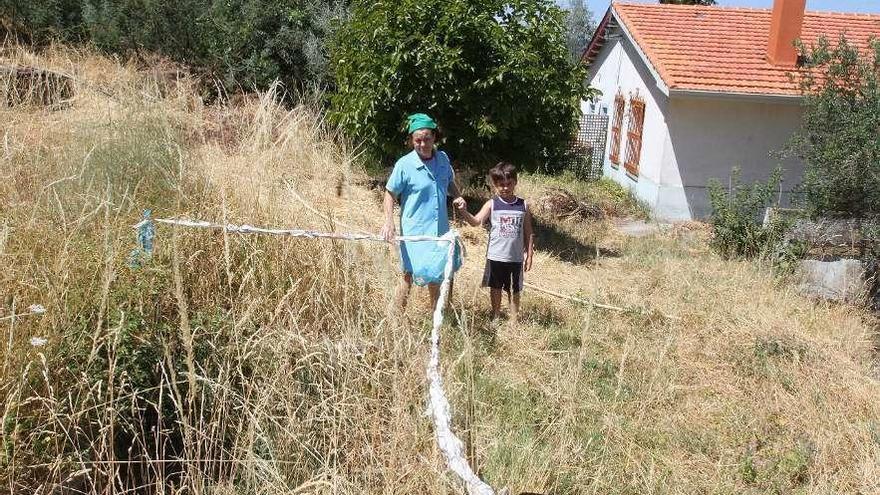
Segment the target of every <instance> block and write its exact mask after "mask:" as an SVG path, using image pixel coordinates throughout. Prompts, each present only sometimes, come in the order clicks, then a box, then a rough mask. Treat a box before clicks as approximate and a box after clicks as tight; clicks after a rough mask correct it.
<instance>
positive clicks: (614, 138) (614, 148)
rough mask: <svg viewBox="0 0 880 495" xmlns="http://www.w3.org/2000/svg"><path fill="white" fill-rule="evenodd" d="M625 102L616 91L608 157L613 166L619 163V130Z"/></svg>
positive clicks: (621, 95)
mask: <svg viewBox="0 0 880 495" xmlns="http://www.w3.org/2000/svg"><path fill="white" fill-rule="evenodd" d="M625 106H626V102H625V101H624V99H623V94H622V93H621V92H620V91H618V92H617V96H615V97H614V120H612V122H611V152H610V154H609V158H611V163H612V165H613V166H615V167H616V166H619V165H620V131H621V129H622V128H623V112H624V110H625Z"/></svg>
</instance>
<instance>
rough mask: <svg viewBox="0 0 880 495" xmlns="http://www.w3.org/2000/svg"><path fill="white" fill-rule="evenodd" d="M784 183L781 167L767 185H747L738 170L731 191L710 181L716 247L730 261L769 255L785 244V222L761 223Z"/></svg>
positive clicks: (732, 176)
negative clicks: (731, 259) (783, 236)
mask: <svg viewBox="0 0 880 495" xmlns="http://www.w3.org/2000/svg"><path fill="white" fill-rule="evenodd" d="M781 181H782V169H781V168H779V167H777V168H776V169H775V170H774V171H773V173H772V174H770V177H769V179H768V180H767V182H760V181H757V182H755V183H753V184H751V185H748V184H744V183H743V182H742V180H741V178H740V170H739V168H736V167H734V169H733V170H732V171H731V177H730V186H729V188H725V187H724V186H722V185H721V183H720V182H719V181H718V180H716V179H713V180H711V181H709V202H710V204H711V205H712V216H711V218H710V222H711V223H712V231H713V234H714V236H713V238H712V247H713V248H714V249H715V250H716V251H717V252H718V253H719V254H721V255H722V256H724V257H726V258H735V257H746V258H750V257H754V256H763V255H768V254H769V253H770V251H771V249H772V248H773V247H774V246H776V245H777V243H778V242H779V241H781V240H782V235H783V233H784V231H785V222H784V221H782V220H779V219H772V220H771V221H770V222H769V223H768V224H767V225H764V224H762V223H761V221H760V215H761V213H762V212H763V210H764V208H765V207H767V206H769V205H770V204H771V202H772V200H773V195H774V194H775V193H776V191H777V190H778V188H779V184H780V182H781Z"/></svg>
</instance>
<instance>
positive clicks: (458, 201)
mask: <svg viewBox="0 0 880 495" xmlns="http://www.w3.org/2000/svg"><path fill="white" fill-rule="evenodd" d="M452 206H454V207H456V208H458V209H459V210H464V209H466V208H467V201H465V200H464V198H462V197H461V196H459V197H457V198H455V199H453V200H452Z"/></svg>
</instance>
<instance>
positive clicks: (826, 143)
mask: <svg viewBox="0 0 880 495" xmlns="http://www.w3.org/2000/svg"><path fill="white" fill-rule="evenodd" d="M801 52H802V55H803V57H804V58H805V59H806V60H807V64H806V69H807V70H806V71H805V73H804V77H803V78H802V80H801V83H800V85H801V91H802V93H803V94H804V106H805V111H804V118H803V125H802V129H801V131H800V132H799V133H798V134H797V135H796V136H795V137H794V139H793V140H792V142H791V145H790V147H789V153H790V154H794V155H796V156H797V157H798V158H800V159H801V160H802V161H803V162H804V163H805V164H806V173H805V175H804V181H803V184H802V189H803V192H804V196H805V201H806V203H807V206H808V207H809V209H810V211H811V213H813V214H814V215H822V216H846V217H867V216H876V215H878V214H880V138H878V134H877V129H878V128H880V73H878V71H877V67H880V42H878V41H877V40H874V41H872V42H871V43H870V50H869V51H868V53H859V51H858V49H857V48H856V47H854V46H852V45H850V44H849V43H847V41H846V39H845V38H843V37H841V38H840V40H839V41H838V43H837V46H835V47H831V46H830V44H829V43H828V40H826V39H824V38H820V40H819V42H818V44H817V45H816V46H814V47H812V48H811V49H809V50H807V49H805V48H804V47H801Z"/></svg>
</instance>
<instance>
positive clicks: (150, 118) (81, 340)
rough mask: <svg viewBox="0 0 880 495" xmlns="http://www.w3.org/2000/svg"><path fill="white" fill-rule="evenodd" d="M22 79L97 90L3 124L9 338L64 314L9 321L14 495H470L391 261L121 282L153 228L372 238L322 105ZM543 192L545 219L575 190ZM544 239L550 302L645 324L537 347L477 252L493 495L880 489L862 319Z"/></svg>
mask: <svg viewBox="0 0 880 495" xmlns="http://www.w3.org/2000/svg"><path fill="white" fill-rule="evenodd" d="M4 53H6V54H7V55H9V54H10V53H12V54H15V56H16V57H20V58H22V59H28V60H30V63H32V64H36V65H40V64H42V65H43V66H48V67H51V68H53V69H56V70H62V71H65V72H67V73H71V74H76V77H77V78H78V81H79V83H80V85H81V87H85V88H93V89H86V90H82V91H79V92H78V97H77V99H76V100H75V101H74V103H73V105H72V106H71V107H70V108H68V109H65V110H63V111H57V112H48V111H45V110H42V109H39V108H22V107H19V108H14V109H0V122H2V130H0V132H2V133H3V136H4V138H3V151H2V153H3V155H2V167H0V176H2V177H0V178H2V181H0V219H2V220H0V273H2V275H0V284H2V285H0V287H2V294H3V295H4V302H3V304H2V311H4V313H2V314H0V317H2V316H4V315H8V314H9V312H10V311H12V310H13V308H19V310H20V308H23V307H26V306H28V305H29V304H32V303H41V304H43V305H45V306H46V307H47V309H48V312H47V313H46V314H45V315H43V316H40V317H33V316H29V317H24V318H21V319H17V320H14V321H13V322H10V321H8V320H7V321H4V322H2V324H3V325H4V326H3V331H4V335H3V336H4V338H3V349H2V353H3V363H2V366H0V398H2V404H3V406H2V408H0V415H2V428H0V435H2V436H0V487H2V488H0V492H8V493H20V492H34V491H36V492H37V493H49V492H50V491H51V489H52V487H53V486H55V484H57V483H61V482H64V481H65V480H67V482H68V484H70V485H72V486H73V485H75V486H79V487H80V488H84V489H85V491H86V492H87V493H96V494H97V493H124V492H126V491H127V490H128V491H135V490H138V491H139V492H141V493H184V492H186V493H196V494H209V493H218V494H225V493H255V494H256V493H260V494H264V493H351V494H360V493H420V494H421V493H426V494H444V493H458V492H459V491H458V490H459V487H457V486H456V485H455V484H454V483H453V482H452V480H451V478H450V477H449V475H448V474H446V472H445V469H444V467H443V465H442V460H441V458H440V456H439V454H438V452H437V450H436V447H435V446H434V441H433V433H432V430H431V427H430V422H429V421H428V419H427V418H426V417H425V416H424V415H423V412H424V408H425V388H424V381H425V380H424V365H425V359H426V356H427V348H428V347H427V342H426V338H427V335H428V321H427V313H426V312H425V311H424V310H423V308H420V307H418V306H419V305H412V306H413V307H411V309H410V312H409V314H408V316H407V318H404V319H403V320H402V321H392V320H390V319H389V318H388V317H387V314H386V308H387V305H388V303H389V302H390V300H391V295H392V287H393V284H394V281H395V277H396V275H395V266H396V261H395V260H394V258H393V256H391V255H390V254H389V250H388V248H387V247H384V246H377V245H361V244H350V243H336V242H324V243H318V242H314V241H308V240H291V239H279V238H261V237H240V236H224V235H222V234H220V233H216V232H207V231H190V230H174V229H172V228H169V227H163V226H160V227H158V229H159V230H158V238H157V247H156V252H155V254H154V256H153V258H152V260H151V261H150V262H149V263H148V264H147V265H145V266H144V267H141V268H131V267H130V266H129V264H128V256H129V253H130V251H131V249H132V248H133V247H134V234H133V231H132V229H131V227H130V226H131V225H132V224H134V223H135V222H137V220H138V219H139V216H140V210H141V209H143V208H147V207H149V208H152V209H153V210H154V212H155V214H156V216H170V215H185V216H192V217H198V218H206V219H211V220H223V219H226V220H228V221H230V222H234V223H245V222H248V223H255V224H268V225H278V226H282V225H283V226H302V227H314V228H326V229H330V228H338V229H339V230H346V229H347V228H345V227H341V226H339V225H337V224H335V223H333V222H329V221H327V220H326V219H325V218H323V217H322V216H318V215H316V214H315V213H314V212H311V211H309V210H308V209H306V208H305V207H303V206H302V203H301V202H300V201H299V200H298V199H297V197H301V198H303V199H304V200H305V201H306V202H308V203H311V204H314V205H315V207H316V208H317V210H318V211H319V212H321V213H322V215H324V216H330V217H332V218H335V219H338V220H339V221H341V222H343V223H345V224H347V225H351V226H354V227H359V228H365V229H375V228H376V226H377V221H378V219H379V218H380V214H379V204H378V203H377V202H376V201H375V198H374V196H373V194H372V193H371V192H370V191H367V190H365V189H363V188H361V187H359V186H357V184H358V183H362V182H364V177H363V176H362V173H361V172H360V171H359V169H358V168H357V167H355V166H353V162H354V160H355V158H354V156H353V151H352V150H350V149H346V147H345V145H344V141H343V140H340V139H337V137H336V136H335V135H334V134H333V133H332V130H330V129H328V127H327V126H326V125H325V124H324V123H323V122H322V120H321V118H320V117H318V116H317V115H318V113H317V112H316V111H315V110H314V109H313V107H312V106H310V105H309V104H308V103H307V102H303V104H302V105H300V106H298V107H295V108H293V109H291V110H287V109H284V108H282V107H281V106H279V105H278V104H277V103H276V98H275V96H274V95H273V94H272V93H269V94H265V95H260V96H259V97H254V98H248V99H243V100H241V101H239V102H237V103H236V104H235V105H225V106H223V105H219V106H211V107H206V106H204V105H203V104H201V102H200V101H199V100H198V98H196V97H195V95H194V93H193V91H192V86H191V83H190V82H188V81H187V80H186V79H183V80H181V81H179V82H174V83H173V84H170V83H169V82H168V81H167V80H165V82H164V83H163V88H165V89H162V90H159V89H156V90H150V89H149V88H151V87H154V88H158V86H156V85H155V84H153V83H151V82H150V81H154V80H155V79H156V78H155V76H153V75H151V74H154V72H151V71H149V70H147V71H138V70H135V69H134V68H133V67H130V66H128V65H126V64H122V63H117V62H113V61H109V60H107V59H104V58H101V57H96V56H93V55H91V54H88V53H78V52H72V51H69V50H66V49H63V48H56V49H53V50H50V51H48V52H47V53H45V54H41V55H39V56H36V55H33V54H28V53H26V52H24V51H22V50H21V49H12V48H8V49H6V51H5V52H4ZM162 73H167V71H163V72H162ZM96 88H101V91H98V90H97V89H96ZM169 88H173V90H169ZM106 93H109V94H110V96H108V95H107V94H106ZM524 183H525V185H526V186H527V187H525V188H524V195H526V196H527V197H531V196H533V195H534V194H537V192H539V190H540V188H550V187H559V186H560V185H561V186H563V187H571V185H567V184H558V183H552V181H549V180H547V179H545V178H540V177H528V178H526V180H525V181H524ZM577 187H581V186H577ZM529 188H531V189H529ZM573 189H575V191H574V192H576V193H578V194H584V195H586V194H588V192H587V191H580V192H579V191H577V190H576V189H577V188H576V187H575V188H573ZM545 227H546V228H553V229H556V230H557V231H558V232H557V234H556V236H555V237H554V236H549V237H546V238H545V239H543V242H548V243H549V242H564V243H566V244H565V246H564V247H563V248H562V249H558V246H552V245H547V244H544V245H541V246H539V248H541V249H542V251H541V252H539V254H538V258H537V260H536V263H535V270H534V272H533V273H532V274H531V276H530V280H531V281H532V282H535V283H537V284H539V285H542V286H546V287H549V288H552V289H554V290H558V291H562V292H567V293H572V294H578V295H579V296H580V297H582V298H586V299H590V298H595V299H596V300H597V301H600V302H608V303H611V304H615V305H622V306H632V307H637V308H644V311H633V312H631V313H627V314H611V313H604V312H597V311H594V310H591V309H590V308H584V307H576V306H572V305H570V304H567V303H562V302H560V301H555V300H550V299H545V298H543V297H542V296H540V295H539V294H535V293H531V292H528V291H527V293H526V294H525V295H524V314H523V321H522V322H521V323H520V324H519V325H517V326H515V327H510V326H504V327H501V328H494V327H492V326H490V325H489V322H488V321H487V316H488V311H487V306H488V304H487V301H485V299H486V294H485V293H483V292H481V291H480V290H479V289H478V288H477V287H476V281H477V280H478V273H479V271H480V270H481V265H482V260H481V259H480V253H481V252H482V250H481V248H480V247H477V246H476V245H475V246H473V247H472V249H471V253H472V254H471V257H470V259H469V260H468V262H467V263H466V264H465V268H464V271H463V272H462V274H461V275H460V276H459V277H458V279H457V283H456V291H457V294H456V301H455V303H454V308H455V311H454V314H453V315H452V316H451V317H450V318H449V320H450V321H451V325H449V326H448V327H447V328H446V330H445V332H446V333H445V339H446V340H445V342H444V355H445V360H444V373H445V377H446V385H447V389H448V391H449V393H450V394H451V402H452V404H453V406H454V407H455V411H454V413H455V414H454V417H455V420H456V425H455V426H456V429H457V431H459V432H460V433H462V435H463V436H464V437H465V438H466V439H468V446H469V452H470V455H471V457H472V461H473V463H474V464H475V465H476V466H477V468H478V470H480V471H481V474H482V475H483V476H484V479H486V480H487V481H489V482H490V483H492V484H493V485H494V486H497V487H500V486H505V485H508V486H510V487H511V488H512V489H513V492H514V493H517V492H519V491H532V492H541V493H555V494H563V493H571V494H574V493H640V494H641V493H792V492H797V493H817V494H818V493H877V492H878V491H880V486H878V484H877V481H876V480H878V479H880V473H878V466H880V464H878V463H880V461H878V459H880V443H878V441H880V415H878V413H880V411H878V408H880V405H878V404H880V387H878V383H877V380H876V378H875V369H874V366H875V364H874V363H875V360H876V356H875V351H874V338H875V331H874V326H875V325H876V322H875V320H873V319H872V318H871V317H870V316H869V315H867V314H866V313H864V312H862V311H861V310H859V309H855V308H851V307H847V306H832V305H821V304H820V305H816V304H813V303H811V302H809V301H807V300H805V299H803V298H802V297H800V296H798V295H796V294H795V293H793V292H792V291H791V290H790V289H789V288H788V286H786V285H785V283H784V282H783V281H780V280H778V279H775V278H774V277H773V275H772V274H771V272H770V270H768V269H765V268H763V267H761V266H759V265H755V264H752V263H747V262H733V261H723V260H720V259H718V258H717V257H716V256H714V255H712V254H711V253H710V252H709V251H708V250H707V248H706V242H705V239H704V238H703V236H702V232H701V231H700V230H698V229H696V230H695V229H677V230H672V231H670V232H667V233H665V234H663V235H659V236H654V237H648V238H641V239H626V238H622V237H619V236H614V235H601V236H600V235H598V234H596V233H595V232H597V231H596V230H589V232H587V231H583V232H582V231H580V230H578V229H579V228H580V227H579V226H577V225H562V224H559V225H557V224H555V223H553V222H552V220H550V219H547V220H546V222H545ZM603 229H607V226H605V227H603ZM468 232H469V236H470V238H471V239H473V240H474V242H475V243H476V242H479V240H480V239H481V235H482V234H481V233H480V232H479V231H473V230H470V231H468ZM603 232H606V233H607V232H609V231H608V230H603ZM590 236H592V237H590ZM597 247H598V248H599V249H598V251H599V252H600V253H608V252H614V253H619V254H620V255H619V256H618V257H609V256H605V255H602V254H600V256H599V257H598V259H593V258H592V257H593V256H595V252H596V251H597V249H596V248H597ZM548 248H549V249H548ZM581 251H589V252H590V253H592V254H589V256H588V255H586V254H584V256H578V255H577V254H578V253H580V252H581ZM565 253H568V254H565ZM653 310H657V311H662V312H665V313H671V314H675V315H678V316H680V317H681V321H669V320H665V319H663V318H659V317H657V316H655V314H654V313H653ZM33 336H40V337H45V338H47V339H48V343H47V344H46V345H45V346H42V347H32V346H31V345H30V344H29V339H30V338H31V337H33ZM159 460H167V461H169V462H158V461H159ZM114 461H138V462H137V463H136V464H134V465H127V464H113V462H114Z"/></svg>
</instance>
